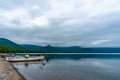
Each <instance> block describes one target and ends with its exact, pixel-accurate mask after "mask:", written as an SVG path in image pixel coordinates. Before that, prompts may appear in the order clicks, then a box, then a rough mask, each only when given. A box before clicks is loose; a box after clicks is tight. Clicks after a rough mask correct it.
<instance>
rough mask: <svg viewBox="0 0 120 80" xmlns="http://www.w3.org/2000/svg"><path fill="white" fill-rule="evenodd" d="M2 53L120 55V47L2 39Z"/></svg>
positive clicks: (0, 40) (0, 42)
mask: <svg viewBox="0 0 120 80" xmlns="http://www.w3.org/2000/svg"><path fill="white" fill-rule="evenodd" d="M0 52H43V53H120V47H98V48H96V47H89V48H84V47H79V46H69V47H57V46H51V45H47V46H38V45H31V44H16V43H14V42H12V41H10V40H8V39H5V38H0Z"/></svg>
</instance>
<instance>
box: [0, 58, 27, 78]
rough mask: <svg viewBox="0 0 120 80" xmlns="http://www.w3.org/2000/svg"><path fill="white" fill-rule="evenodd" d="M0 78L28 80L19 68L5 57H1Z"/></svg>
mask: <svg viewBox="0 0 120 80" xmlns="http://www.w3.org/2000/svg"><path fill="white" fill-rule="evenodd" d="M0 80H26V79H25V77H24V76H22V75H21V74H20V73H19V72H18V70H17V69H16V68H15V67H14V66H13V65H12V63H10V62H7V61H6V60H5V59H4V58H0Z"/></svg>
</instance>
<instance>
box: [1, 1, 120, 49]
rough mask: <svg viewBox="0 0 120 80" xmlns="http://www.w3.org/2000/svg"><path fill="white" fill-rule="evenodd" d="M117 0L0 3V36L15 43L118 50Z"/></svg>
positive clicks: (119, 21)
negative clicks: (112, 48) (116, 48)
mask: <svg viewBox="0 0 120 80" xmlns="http://www.w3.org/2000/svg"><path fill="white" fill-rule="evenodd" d="M119 36H120V0H0V37H1V38H7V39H9V40H12V41H14V42H16V43H18V44H35V45H42V46H45V45H48V44H49V45H53V46H81V47H120V37H119Z"/></svg>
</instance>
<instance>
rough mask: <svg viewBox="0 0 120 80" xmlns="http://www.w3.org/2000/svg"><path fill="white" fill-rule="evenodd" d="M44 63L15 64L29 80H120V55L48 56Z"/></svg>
mask: <svg viewBox="0 0 120 80" xmlns="http://www.w3.org/2000/svg"><path fill="white" fill-rule="evenodd" d="M46 56H47V57H46V60H44V61H42V62H27V63H15V64H14V66H15V67H16V68H18V71H19V72H20V73H21V74H22V75H24V76H25V77H26V78H27V79H28V80H120V76H119V75H120V69H119V67H120V55H117V56H113V55H110V56H106V55H101V56H98V55H56V54H55V55H46Z"/></svg>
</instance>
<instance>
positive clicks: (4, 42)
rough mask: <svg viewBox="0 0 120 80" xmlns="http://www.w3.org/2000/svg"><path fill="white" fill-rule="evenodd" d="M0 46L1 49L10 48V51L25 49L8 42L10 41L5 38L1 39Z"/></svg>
mask: <svg viewBox="0 0 120 80" xmlns="http://www.w3.org/2000/svg"><path fill="white" fill-rule="evenodd" d="M0 46H1V47H6V48H9V49H12V50H23V49H24V48H23V47H21V46H20V45H18V44H16V43H14V42H12V41H10V40H8V39H5V38H0Z"/></svg>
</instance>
